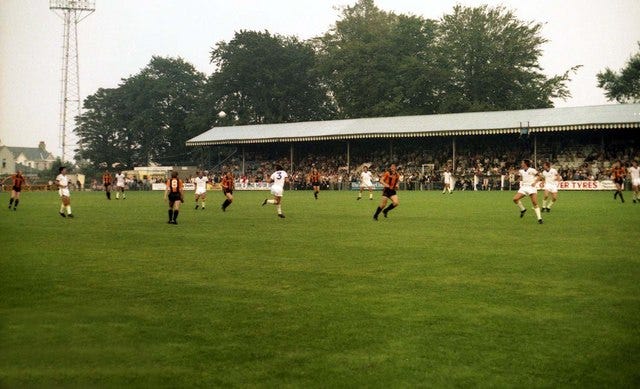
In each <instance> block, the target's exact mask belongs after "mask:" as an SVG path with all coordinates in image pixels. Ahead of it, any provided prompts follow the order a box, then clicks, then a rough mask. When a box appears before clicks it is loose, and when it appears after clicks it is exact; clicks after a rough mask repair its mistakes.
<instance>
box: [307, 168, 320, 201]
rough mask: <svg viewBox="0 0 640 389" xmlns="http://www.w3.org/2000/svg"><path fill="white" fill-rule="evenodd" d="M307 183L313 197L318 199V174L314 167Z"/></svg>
mask: <svg viewBox="0 0 640 389" xmlns="http://www.w3.org/2000/svg"><path fill="white" fill-rule="evenodd" d="M309 182H311V186H313V196H314V197H315V198H316V200H317V199H318V193H320V172H319V171H318V169H316V168H315V167H314V168H313V169H311V173H310V174H309Z"/></svg>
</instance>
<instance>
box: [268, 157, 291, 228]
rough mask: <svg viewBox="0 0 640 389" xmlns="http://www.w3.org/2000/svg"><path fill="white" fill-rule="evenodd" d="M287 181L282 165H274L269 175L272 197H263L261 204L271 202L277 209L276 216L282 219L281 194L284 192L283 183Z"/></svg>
mask: <svg viewBox="0 0 640 389" xmlns="http://www.w3.org/2000/svg"><path fill="white" fill-rule="evenodd" d="M288 181H289V175H288V174H287V172H285V171H284V170H283V169H282V166H280V165H276V171H275V172H274V173H273V174H272V175H271V177H269V182H270V183H271V194H272V195H273V199H264V201H263V202H262V205H263V206H264V205H266V204H272V205H275V206H276V208H277V210H278V217H279V218H282V219H284V214H283V213H282V195H283V193H284V184H285V183H286V182H288Z"/></svg>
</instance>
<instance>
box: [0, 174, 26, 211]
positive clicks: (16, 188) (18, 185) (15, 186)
mask: <svg viewBox="0 0 640 389" xmlns="http://www.w3.org/2000/svg"><path fill="white" fill-rule="evenodd" d="M7 180H12V182H11V198H10V199H9V209H11V208H12V207H13V210H14V211H16V210H17V208H18V203H19V202H20V192H22V185H24V184H27V179H26V178H25V177H24V176H23V175H22V171H21V170H18V171H17V172H16V174H13V175H11V176H9V177H7V178H5V179H4V181H2V185H4V183H5V182H6V181H7ZM27 185H28V184H27Z"/></svg>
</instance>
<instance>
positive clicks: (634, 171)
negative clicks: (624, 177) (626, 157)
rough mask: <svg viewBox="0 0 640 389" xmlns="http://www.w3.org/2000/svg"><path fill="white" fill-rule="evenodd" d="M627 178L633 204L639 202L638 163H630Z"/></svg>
mask: <svg viewBox="0 0 640 389" xmlns="http://www.w3.org/2000/svg"><path fill="white" fill-rule="evenodd" d="M629 177H630V178H631V189H632V190H633V203H634V204H635V203H637V202H638V201H640V168H639V167H638V161H636V160H633V161H631V167H630V168H629Z"/></svg>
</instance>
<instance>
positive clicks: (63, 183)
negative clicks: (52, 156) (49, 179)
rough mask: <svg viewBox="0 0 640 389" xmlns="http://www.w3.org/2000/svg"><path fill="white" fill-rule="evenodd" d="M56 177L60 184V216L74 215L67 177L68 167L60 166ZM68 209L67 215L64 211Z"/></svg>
mask: <svg viewBox="0 0 640 389" xmlns="http://www.w3.org/2000/svg"><path fill="white" fill-rule="evenodd" d="M58 172H59V173H60V174H58V176H57V177H56V185H58V194H59V195H60V202H61V204H60V216H62V217H73V214H72V213H71V193H70V192H69V178H68V177H67V168H66V167H64V166H60V168H59V169H58ZM65 210H66V211H67V214H66V215H65V213H64V211H65Z"/></svg>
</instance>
